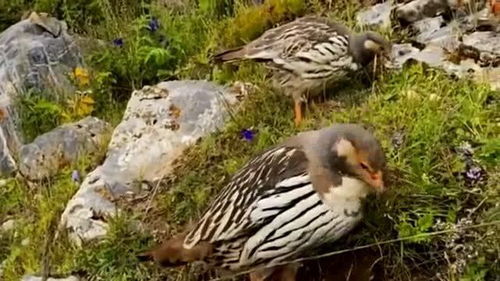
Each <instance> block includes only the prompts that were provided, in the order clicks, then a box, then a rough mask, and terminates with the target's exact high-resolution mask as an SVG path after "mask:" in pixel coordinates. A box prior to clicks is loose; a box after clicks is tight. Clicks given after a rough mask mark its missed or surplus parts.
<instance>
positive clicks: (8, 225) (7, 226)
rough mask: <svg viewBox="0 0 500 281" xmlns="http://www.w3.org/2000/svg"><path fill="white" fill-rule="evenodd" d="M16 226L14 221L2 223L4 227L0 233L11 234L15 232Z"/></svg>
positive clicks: (0, 227)
mask: <svg viewBox="0 0 500 281" xmlns="http://www.w3.org/2000/svg"><path fill="white" fill-rule="evenodd" d="M15 226H16V221H15V220H13V219H10V220H7V221H6V222H4V223H2V226H0V232H10V231H12V230H14V227H15Z"/></svg>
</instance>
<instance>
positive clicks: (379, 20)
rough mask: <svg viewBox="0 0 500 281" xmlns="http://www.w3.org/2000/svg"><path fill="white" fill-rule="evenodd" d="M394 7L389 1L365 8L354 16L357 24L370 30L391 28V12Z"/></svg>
mask: <svg viewBox="0 0 500 281" xmlns="http://www.w3.org/2000/svg"><path fill="white" fill-rule="evenodd" d="M393 8H394V6H393V5H392V3H391V1H386V2H384V3H379V4H376V5H374V6H372V7H370V8H367V9H365V10H363V11H361V12H359V13H358V14H357V15H356V19H357V21H358V23H360V24H361V25H364V26H369V27H372V28H375V27H382V28H388V27H390V26H391V12H392V9H393Z"/></svg>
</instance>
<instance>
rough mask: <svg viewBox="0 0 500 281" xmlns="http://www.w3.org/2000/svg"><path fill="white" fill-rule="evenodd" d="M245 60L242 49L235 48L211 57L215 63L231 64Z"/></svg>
mask: <svg viewBox="0 0 500 281" xmlns="http://www.w3.org/2000/svg"><path fill="white" fill-rule="evenodd" d="M244 58H245V53H244V49H243V47H237V48H233V49H229V50H225V51H222V52H220V53H217V54H215V55H214V56H213V57H212V61H213V62H215V63H223V62H232V61H237V60H241V59H244Z"/></svg>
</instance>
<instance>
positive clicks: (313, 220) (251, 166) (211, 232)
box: [184, 147, 361, 270]
mask: <svg viewBox="0 0 500 281" xmlns="http://www.w3.org/2000/svg"><path fill="white" fill-rule="evenodd" d="M305 158H306V157H305V154H304V152H303V151H302V150H301V149H299V148H296V147H276V148H273V149H271V150H268V151H267V152H265V153H263V154H262V155H260V156H259V157H257V158H255V159H253V160H252V161H251V162H249V163H248V164H247V165H246V166H245V167H244V168H243V169H242V170H241V171H240V172H239V173H238V174H236V175H235V176H234V178H233V179H232V181H231V182H230V183H229V184H228V185H227V186H226V187H225V188H224V189H223V190H222V191H221V192H220V194H219V195H218V196H217V198H216V199H215V200H214V203H213V204H212V205H211V206H210V207H209V209H208V210H207V211H206V212H205V214H204V215H203V217H202V218H201V220H200V221H199V222H198V223H197V224H196V226H195V227H194V229H193V230H192V231H190V232H189V233H188V235H187V236H186V238H185V240H184V247H186V248H190V247H193V246H194V245H196V244H197V243H198V242H200V241H209V242H210V243H211V244H212V245H214V252H213V254H212V256H210V257H209V259H207V260H206V261H207V262H209V263H211V264H213V265H215V266H217V267H222V268H226V269H229V270H242V269H246V268H253V267H258V266H261V265H266V266H270V265H273V264H276V263H281V262H286V261H290V260H292V259H293V258H295V257H298V256H301V255H303V254H304V251H307V250H311V249H312V248H315V246H318V245H322V244H324V243H327V242H329V241H334V240H336V239H338V238H339V237H341V236H342V235H344V234H345V233H347V232H348V231H349V230H350V229H352V228H353V227H354V226H355V225H356V223H357V222H358V221H359V220H360V219H361V214H360V212H359V210H355V212H345V211H344V209H343V208H339V209H337V210H335V209H332V208H330V207H329V206H327V205H326V204H324V203H323V201H322V199H321V198H320V196H319V195H318V193H317V192H316V191H315V190H314V188H313V187H312V184H311V181H310V179H309V175H308V172H307V160H306V159H305Z"/></svg>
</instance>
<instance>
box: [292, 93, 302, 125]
mask: <svg viewBox="0 0 500 281" xmlns="http://www.w3.org/2000/svg"><path fill="white" fill-rule="evenodd" d="M294 103H295V108H294V112H295V126H299V124H300V123H301V122H302V114H303V112H302V104H303V102H302V100H301V99H294Z"/></svg>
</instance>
